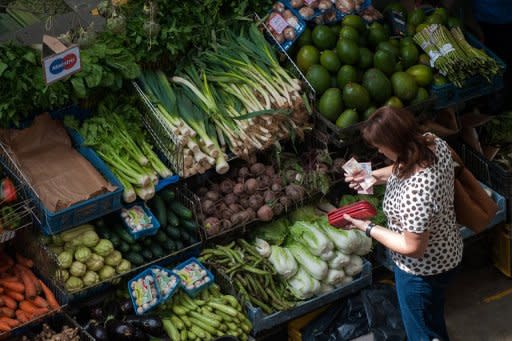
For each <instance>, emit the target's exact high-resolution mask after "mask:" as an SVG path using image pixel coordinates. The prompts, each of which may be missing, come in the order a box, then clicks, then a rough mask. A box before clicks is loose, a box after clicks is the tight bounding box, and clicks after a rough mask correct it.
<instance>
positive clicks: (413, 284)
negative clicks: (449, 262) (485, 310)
mask: <svg viewBox="0 0 512 341" xmlns="http://www.w3.org/2000/svg"><path fill="white" fill-rule="evenodd" d="M455 272H456V268H455V269H452V270H450V271H448V272H444V273H442V274H439V275H434V276H417V275H411V274H409V273H407V272H405V271H403V270H400V269H399V268H398V267H397V266H396V265H395V283H396V291H397V295H398V302H399V304H400V312H401V314H402V321H403V323H404V327H405V332H406V333H407V339H408V340H409V341H432V340H433V339H436V338H437V339H438V340H439V341H449V338H448V332H447V331H446V324H445V321H444V301H445V289H446V287H447V286H448V284H449V282H450V280H451V279H452V278H453V275H454V273H455Z"/></svg>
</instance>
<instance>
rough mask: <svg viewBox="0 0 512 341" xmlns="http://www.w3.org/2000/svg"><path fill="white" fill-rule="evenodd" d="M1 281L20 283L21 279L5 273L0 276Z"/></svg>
mask: <svg viewBox="0 0 512 341" xmlns="http://www.w3.org/2000/svg"><path fill="white" fill-rule="evenodd" d="M0 280H2V281H8V282H19V281H20V279H19V278H18V277H17V276H11V275H9V274H7V273H5V272H4V273H3V274H2V275H1V276H0Z"/></svg>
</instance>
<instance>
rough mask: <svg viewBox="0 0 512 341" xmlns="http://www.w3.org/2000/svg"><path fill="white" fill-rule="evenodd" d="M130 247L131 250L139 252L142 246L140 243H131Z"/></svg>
mask: <svg viewBox="0 0 512 341" xmlns="http://www.w3.org/2000/svg"><path fill="white" fill-rule="evenodd" d="M130 248H131V250H132V251H133V252H141V251H142V246H141V245H140V244H132V245H130Z"/></svg>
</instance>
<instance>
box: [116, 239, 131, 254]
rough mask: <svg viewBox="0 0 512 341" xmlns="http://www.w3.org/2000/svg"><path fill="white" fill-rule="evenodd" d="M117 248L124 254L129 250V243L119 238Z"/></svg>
mask: <svg viewBox="0 0 512 341" xmlns="http://www.w3.org/2000/svg"><path fill="white" fill-rule="evenodd" d="M118 250H119V251H121V253H122V254H123V255H124V254H125V253H128V252H130V244H128V243H127V242H125V241H124V240H121V242H120V243H119V248H118Z"/></svg>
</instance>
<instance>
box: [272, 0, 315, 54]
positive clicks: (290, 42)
mask: <svg viewBox="0 0 512 341" xmlns="http://www.w3.org/2000/svg"><path fill="white" fill-rule="evenodd" d="M277 2H280V3H282V4H283V5H284V6H285V7H287V8H288V9H289V10H290V11H291V12H292V13H293V14H294V15H295V16H296V17H297V20H298V23H299V24H298V26H297V27H295V39H293V40H286V41H284V42H283V43H279V42H278V41H277V39H276V38H275V37H274V36H273V35H272V32H271V30H270V26H269V25H268V24H267V19H266V18H267V17H265V25H264V27H265V29H266V30H267V35H268V36H269V40H270V41H271V42H273V43H274V45H277V46H279V47H280V48H281V49H282V50H284V51H288V50H289V49H290V47H292V45H293V44H294V43H295V42H296V41H297V39H299V37H300V36H301V35H302V33H303V32H304V30H305V29H306V23H305V21H304V19H303V18H302V17H301V16H300V15H299V14H298V12H296V11H295V10H294V9H293V8H292V7H291V5H290V4H289V2H288V1H287V0H281V1H277ZM277 2H276V3H277ZM272 13H275V11H274V10H273V9H271V10H270V11H269V13H268V14H267V16H268V15H271V14H272ZM278 14H279V13H278ZM281 18H282V16H281ZM279 20H280V21H281V19H279ZM283 20H285V21H286V19H284V18H283Z"/></svg>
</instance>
